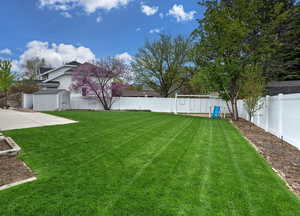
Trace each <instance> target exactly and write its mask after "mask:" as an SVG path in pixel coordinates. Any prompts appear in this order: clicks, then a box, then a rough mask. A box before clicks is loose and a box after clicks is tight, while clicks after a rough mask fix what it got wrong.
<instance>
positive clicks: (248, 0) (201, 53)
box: [193, 0, 293, 120]
mask: <svg viewBox="0 0 300 216" xmlns="http://www.w3.org/2000/svg"><path fill="white" fill-rule="evenodd" d="M201 4H202V5H203V6H205V7H206V12H205V16H204V18H203V19H200V20H199V24H200V25H199V28H197V29H196V30H195V31H194V33H193V35H194V37H195V38H196V40H197V43H196V46H195V48H194V51H193V59H194V62H195V63H196V65H197V66H198V71H199V73H201V76H195V78H196V79H199V78H201V79H202V83H205V84H206V85H207V86H209V88H211V89H212V90H214V91H218V92H219V94H220V95H222V96H223V97H224V99H227V100H229V101H230V103H231V111H232V114H233V119H234V120H237V119H238V110H237V100H238V99H239V98H240V97H241V89H242V87H243V85H244V83H243V82H244V81H243V78H244V77H245V76H247V73H248V72H249V70H248V69H247V68H248V67H249V65H250V66H251V65H261V69H262V70H263V71H267V70H268V69H269V62H270V61H271V54H272V53H274V46H273V45H272V42H271V41H272V38H273V35H272V34H271V29H272V24H273V22H274V20H276V19H277V18H278V17H279V16H280V15H281V14H283V13H284V12H285V11H286V10H289V8H291V7H292V6H293V1H283V0H272V1H271V0H206V1H202V3H201Z"/></svg>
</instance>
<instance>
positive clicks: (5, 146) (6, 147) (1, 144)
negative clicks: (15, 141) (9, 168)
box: [0, 140, 11, 151]
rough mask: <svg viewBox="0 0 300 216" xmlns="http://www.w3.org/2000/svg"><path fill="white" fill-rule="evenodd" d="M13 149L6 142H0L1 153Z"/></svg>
mask: <svg viewBox="0 0 300 216" xmlns="http://www.w3.org/2000/svg"><path fill="white" fill-rule="evenodd" d="M9 149H11V147H10V146H9V145H8V144H7V143H6V141H4V140H0V151H5V150H9Z"/></svg>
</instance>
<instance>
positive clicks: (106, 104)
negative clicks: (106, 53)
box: [71, 58, 128, 110]
mask: <svg viewBox="0 0 300 216" xmlns="http://www.w3.org/2000/svg"><path fill="white" fill-rule="evenodd" d="M127 74H128V69H127V65H126V64H125V63H124V62H123V61H121V60H120V59H116V58H106V59H102V60H100V61H97V62H96V63H95V64H91V63H84V64H82V65H80V66H78V67H77V68H75V69H73V73H72V76H73V77H72V85H71V89H74V90H81V92H82V95H83V96H85V97H89V98H90V97H94V98H97V99H98V101H99V102H100V103H101V104H102V106H103V108H104V109H105V110H110V109H111V107H112V105H113V103H114V98H113V97H114V96H120V93H121V88H122V86H123V84H122V82H121V80H123V79H124V78H125V79H126V75H127Z"/></svg>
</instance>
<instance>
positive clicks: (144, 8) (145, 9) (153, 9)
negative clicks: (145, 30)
mask: <svg viewBox="0 0 300 216" xmlns="http://www.w3.org/2000/svg"><path fill="white" fill-rule="evenodd" d="M141 10H142V12H143V13H144V14H146V15H147V16H152V15H154V14H156V13H157V11H158V7H156V6H153V7H150V6H148V5H141Z"/></svg>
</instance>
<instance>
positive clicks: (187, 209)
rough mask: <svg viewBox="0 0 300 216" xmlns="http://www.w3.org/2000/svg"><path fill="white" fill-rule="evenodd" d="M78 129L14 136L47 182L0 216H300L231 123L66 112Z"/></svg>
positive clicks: (8, 198) (18, 190)
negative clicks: (75, 121)
mask: <svg viewBox="0 0 300 216" xmlns="http://www.w3.org/2000/svg"><path fill="white" fill-rule="evenodd" d="M54 114H56V115H59V116H64V117H67V118H71V119H75V120H78V121H80V122H79V123H77V124H69V125H62V126H50V127H41V128H32V129H24V130H14V131H8V132H5V134H6V135H9V136H12V137H13V138H14V139H15V141H16V142H17V143H18V144H20V145H21V147H22V148H23V153H22V155H21V158H22V159H23V160H24V161H25V162H26V163H27V164H28V165H29V166H30V167H31V168H32V169H33V170H34V172H35V173H37V177H38V180H37V181H35V182H32V183H27V184H24V185H20V186H17V187H14V188H11V189H8V190H6V191H1V192H0V215H1V216H6V215H9V216H27V215H35V216H43V215H49V216H62V215H68V216H94V215H95V216H96V215H97V216H111V215H115V216H127V215H128V216H135V215H136V216H137V215H138V216H144V215H145V216H147V215H161V216H174V215H187V216H191V215H207V216H223V215H228V216H235V215H236V216H243V215H252V216H276V215H282V216H297V215H300V200H299V199H298V198H297V197H296V196H295V195H293V194H292V193H291V192H289V191H288V190H287V189H286V187H285V185H284V183H283V182H282V181H281V180H280V179H279V178H278V177H277V176H276V175H275V174H274V173H273V172H272V170H271V168H270V167H269V166H268V165H267V164H266V162H265V161H264V160H263V159H262V158H261V156H259V155H258V154H257V153H256V151H255V150H254V149H253V148H252V147H251V146H250V145H249V144H248V143H247V142H246V141H245V140H244V139H243V138H242V137H241V135H240V133H239V132H238V131H237V130H236V129H235V128H234V127H232V125H231V124H230V123H229V122H227V121H225V120H210V119H206V118H199V117H187V116H174V115H170V114H157V113H134V112H128V113H126V112H112V113H106V112H79V111H78V112H77V111H70V112H58V113H54Z"/></svg>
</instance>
